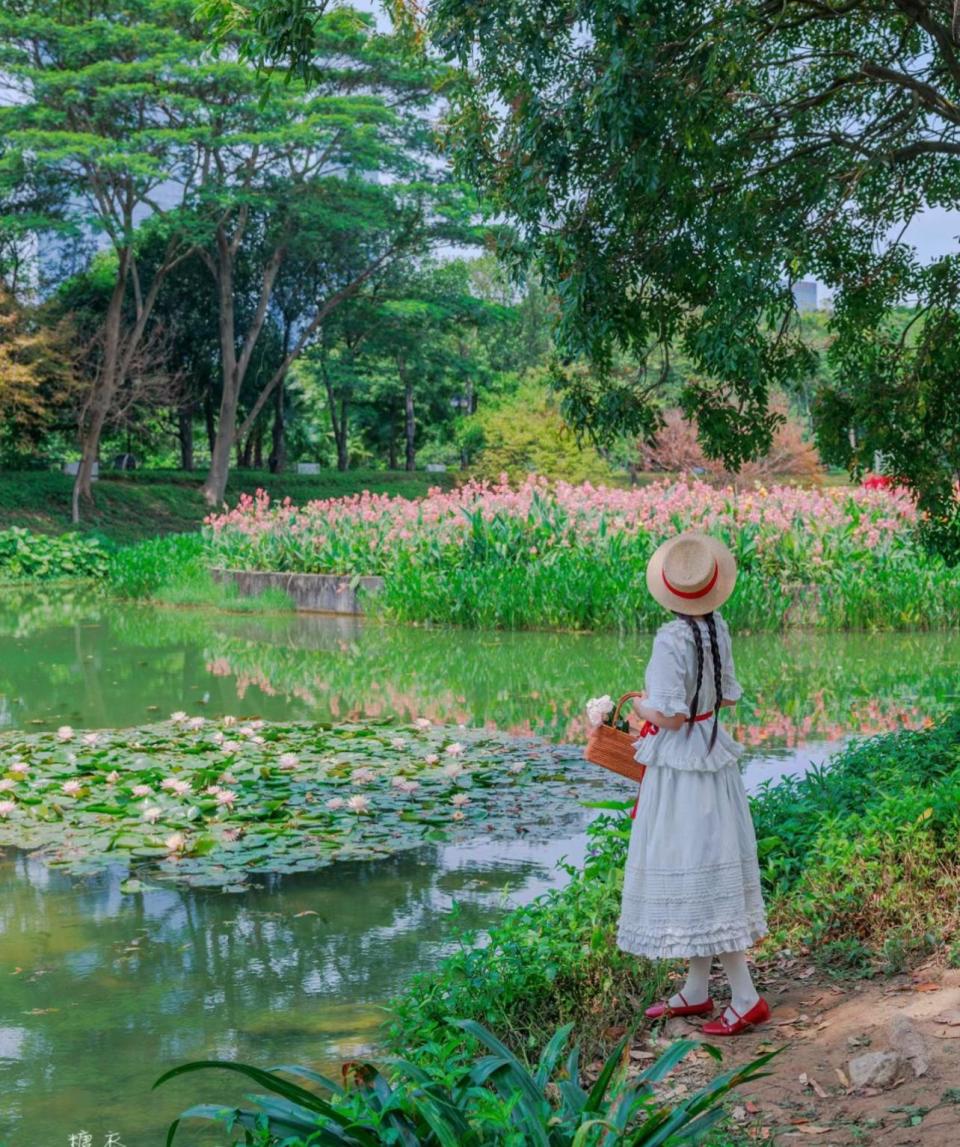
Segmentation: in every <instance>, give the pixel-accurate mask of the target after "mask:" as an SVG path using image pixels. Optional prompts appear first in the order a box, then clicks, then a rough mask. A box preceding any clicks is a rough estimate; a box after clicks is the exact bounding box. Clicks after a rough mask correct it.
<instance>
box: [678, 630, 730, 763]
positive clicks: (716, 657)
mask: <svg viewBox="0 0 960 1147" xmlns="http://www.w3.org/2000/svg"><path fill="white" fill-rule="evenodd" d="M702 616H703V620H704V621H705V622H706V623H707V630H708V632H709V634H710V652H711V654H712V655H713V684H714V693H715V694H716V699H715V704H714V707H713V728H712V729H711V730H710V745H709V747H708V748H707V752H708V753H709V752H712V750H713V746H714V745H715V744H716V743H717V729H718V726H719V723H720V704H721V702H722V701H723V684H722V675H721V668H720V644H719V642H718V641H717V622H716V618H715V617H714V616H713V614H712V613H705V614H703V615H702ZM677 617H681V618H683V620H684V621H685V622H686V623H687V625H689V626H690V629H691V630H692V631H693V641H694V644H695V645H696V647H697V684H696V688H695V689H694V691H693V701H692V702H691V704H690V716H689V717H688V718H687V736H689V735H690V733H691V732H692V731H693V723H694V721H695V720H696V718H697V709H698V707H699V703H700V687H701V686H702V685H703V634H702V633H701V632H700V626H699V625H697V619H696V618H695V617H694V616H693V615H692V614H689V613H678V614H677Z"/></svg>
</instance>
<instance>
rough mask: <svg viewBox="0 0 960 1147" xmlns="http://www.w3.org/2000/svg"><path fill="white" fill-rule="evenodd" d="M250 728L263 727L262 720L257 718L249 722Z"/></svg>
mask: <svg viewBox="0 0 960 1147" xmlns="http://www.w3.org/2000/svg"><path fill="white" fill-rule="evenodd" d="M250 728H251V729H262V728H263V721H261V720H260V719H259V718H258V719H257V720H256V721H251V722H250Z"/></svg>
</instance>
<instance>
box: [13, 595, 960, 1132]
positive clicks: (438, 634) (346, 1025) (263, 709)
mask: <svg viewBox="0 0 960 1147" xmlns="http://www.w3.org/2000/svg"><path fill="white" fill-rule="evenodd" d="M649 646H650V639H649V638H640V639H637V638H630V639H626V640H619V639H618V638H616V637H612V636H599V637H598V636H587V635H572V634H539V633H519V634H490V633H484V634H481V633H469V632H451V631H446V630H430V629H412V628H389V627H382V626H376V625H371V624H361V623H359V622H357V621H355V620H343V619H331V618H319V617H304V616H289V615H278V616H275V617H262V616H252V615H251V616H244V615H221V614H211V613H203V612H190V611H174V610H159V609H151V608H144V607H126V606H118V605H115V604H112V603H107V602H104V601H103V600H102V599H91V598H89V597H88V596H84V595H76V596H73V595H71V594H69V593H67V594H60V595H58V596H56V597H52V598H48V599H44V598H40V597H36V596H23V597H21V598H17V599H14V598H12V597H8V600H7V608H6V610H5V611H2V612H0V727H5V728H7V729H10V728H16V727H19V728H24V729H27V730H31V731H33V730H43V729H50V728H53V729H55V728H57V727H58V726H59V725H62V724H71V725H74V726H75V727H77V728H109V727H120V726H126V725H131V724H143V723H145V722H149V721H156V720H157V719H158V718H161V717H166V716H167V715H168V714H169V713H170V712H172V711H174V710H177V709H183V710H186V711H187V712H189V713H191V714H203V715H206V716H210V717H215V716H221V715H224V714H232V715H237V716H250V717H252V716H259V717H263V718H264V719H267V720H270V719H284V720H288V719H298V720H303V719H317V720H325V721H336V720H341V719H344V718H346V717H353V718H356V717H364V716H368V717H383V716H388V715H391V714H393V715H396V716H398V717H400V718H402V719H404V720H409V719H410V718H412V717H415V716H424V715H425V716H429V717H431V718H433V719H434V720H436V721H443V722H447V723H450V724H454V725H456V724H459V723H463V724H467V725H480V726H483V725H486V726H495V727H498V728H500V729H503V730H508V731H514V732H518V733H519V732H523V733H527V734H529V733H531V732H532V733H536V734H541V735H543V736H545V737H547V738H550V739H552V740H556V741H567V740H577V739H578V738H582V736H583V733H584V729H583V724H582V719H581V713H582V709H583V702H584V700H585V699H586V698H587V697H588V696H592V695H597V694H600V693H604V692H609V693H611V694H615V693H616V692H617V691H618V690H620V689H626V688H632V687H636V686H637V685H638V684H640V683H641V678H642V671H643V665H644V662H645V658H646V655H647V653H648V651H649ZM736 652H737V656H738V669H739V675H740V677H741V680H742V682H743V685H744V689H745V695H746V696H745V700H744V702H743V703H742V704H741V706H740V707H739V708H738V711H737V722H738V724H737V725H736V728H737V735H738V736H739V737H740V738H741V739H742V740H743V741H744V742H745V743H746V744H747V746H748V753H747V758H746V777H747V781H748V784H749V785H750V786H751V787H755V786H756V785H758V784H761V783H763V781H764V780H767V779H771V778H776V777H777V776H780V775H782V774H783V773H784V772H788V771H795V770H798V769H801V768H804V767H806V765H807V764H808V763H809V762H810V761H818V760H822V759H823V758H824V757H825V756H826V755H828V754H829V752H830V751H831V750H832V749H833V748H835V747H836V745H837V744H838V743H839V742H840V740H841V739H842V738H843V737H844V736H846V735H848V734H849V733H851V732H852V733H870V732H878V731H882V730H885V729H889V728H895V727H897V726H900V725H904V724H910V725H914V724H920V723H922V721H923V720H924V719H925V718H929V717H935V716H937V715H938V714H939V713H940V712H941V711H943V710H944V709H945V708H946V707H947V705H948V704H949V703H950V701H951V700H952V699H954V698H955V697H956V690H957V684H956V683H957V681H958V680H960V674H958V666H957V661H958V657H957V655H956V652H955V641H954V639H953V637H952V636H951V635H949V634H948V635H944V634H913V635H903V634H898V635H880V636H868V635H839V636H826V635H823V634H817V635H806V634H791V635H790V636H788V637H786V638H778V637H777V638H775V637H771V636H769V635H767V636H763V637H751V636H741V637H740V638H739V640H738V642H737V649H736ZM628 790H629V786H628ZM625 795H629V792H627V793H625ZM586 815H587V814H586V813H584V816H586ZM582 850H583V836H582V833H580V832H575V831H573V832H568V833H567V834H566V835H564V836H561V837H560V838H558V839H553V840H551V841H549V842H544V841H542V840H534V841H531V840H528V839H523V838H519V839H517V840H506V839H505V840H499V841H489V840H487V841H483V842H479V843H475V844H470V843H467V844H449V845H436V846H430V847H426V848H422V849H418V850H417V851H415V852H407V853H401V854H398V855H397V856H395V857H392V858H390V859H386V860H380V861H375V862H366V863H360V862H351V863H339V864H337V865H335V866H333V867H332V868H328V869H325V870H323V871H321V872H318V873H315V874H298V875H292V876H284V877H276V878H267V879H266V880H263V881H261V882H260V885H261V886H260V887H256V888H253V889H251V890H249V891H247V892H244V893H242V894H238V895H232V896H231V895H225V894H222V893H217V892H208V891H205V890H186V889H176V888H158V889H156V890H149V891H146V892H142V893H137V894H133V895H129V894H124V893H122V892H121V889H120V885H121V882H122V880H123V877H124V876H125V875H126V872H125V869H123V868H122V867H120V866H118V867H117V868H116V869H111V870H109V871H107V872H102V873H100V874H98V875H96V876H91V877H89V878H84V879H82V880H81V879H78V878H71V877H69V876H67V875H65V874H64V873H62V872H59V871H56V870H50V869H48V868H46V867H44V866H43V865H42V864H40V863H39V862H37V861H36V860H32V859H31V858H30V857H28V856H26V855H24V854H22V853H17V852H14V851H12V850H8V851H7V852H6V853H5V854H0V856H2V860H0V888H2V900H0V1144H3V1147H21V1145H22V1147H35V1145H41V1144H42V1145H43V1147H47V1145H54V1144H63V1145H64V1147H68V1143H69V1136H70V1134H76V1133H77V1132H79V1131H81V1130H85V1131H89V1132H90V1134H91V1136H92V1145H93V1147H101V1145H102V1144H104V1143H105V1142H106V1141H107V1139H108V1135H109V1133H111V1132H116V1133H118V1135H119V1140H115V1141H114V1142H115V1144H116V1147H119V1144H120V1143H123V1144H124V1145H125V1147H153V1145H154V1144H157V1143H160V1142H161V1141H162V1138H161V1132H162V1129H163V1128H164V1127H165V1126H166V1124H167V1122H168V1121H169V1119H170V1118H171V1117H172V1116H173V1115H174V1114H176V1113H177V1112H178V1111H179V1110H181V1109H182V1108H183V1107H184V1106H186V1105H188V1104H189V1103H191V1102H195V1101H197V1100H199V1099H204V1100H207V1099H217V1100H219V1099H224V1100H230V1099H234V1098H238V1097H239V1096H240V1095H241V1094H242V1093H243V1090H244V1089H243V1088H242V1087H237V1086H235V1085H232V1083H231V1080H230V1079H229V1078H228V1077H226V1076H223V1077H222V1078H221V1077H219V1076H214V1075H210V1076H209V1077H207V1078H206V1079H201V1078H197V1077H194V1078H193V1079H190V1080H184V1081H176V1083H175V1084H172V1085H168V1087H167V1088H166V1089H165V1090H163V1091H161V1092H159V1093H154V1094H153V1095H151V1094H150V1093H149V1087H150V1084H151V1083H152V1081H153V1080H154V1079H155V1078H156V1077H157V1075H159V1074H160V1072H161V1071H162V1070H163V1069H164V1068H165V1067H166V1066H169V1065H170V1064H171V1063H172V1062H178V1061H182V1060H185V1059H191V1058H201V1057H230V1058H234V1057H235V1058H241V1059H247V1060H250V1061H254V1062H256V1063H258V1064H261V1065H265V1066H269V1065H270V1064H274V1063H279V1062H291V1061H302V1062H307V1063H312V1064H314V1065H317V1066H329V1065H330V1064H333V1063H336V1062H337V1061H338V1060H339V1059H340V1058H343V1057H345V1056H348V1055H353V1054H356V1053H358V1052H363V1051H365V1050H366V1049H368V1048H369V1047H370V1046H371V1042H372V1039H373V1035H374V1032H375V1029H376V1027H377V1025H378V1023H379V1022H380V1020H381V1018H382V1015H383V1012H382V1004H383V1003H384V1001H386V1000H387V999H388V998H389V997H390V995H391V994H392V993H394V992H395V991H397V990H398V989H399V988H400V987H402V985H403V983H404V982H405V981H406V980H407V978H408V977H409V976H410V974H411V973H413V972H414V971H416V970H418V969H422V968H425V967H429V966H430V965H431V964H432V963H434V962H435V961H436V960H437V959H438V958H439V956H440V955H441V954H442V952H443V951H444V950H446V949H447V947H448V946H449V945H450V943H451V942H452V936H453V933H454V931H455V930H456V929H457V928H459V927H471V928H479V929H483V928H485V927H489V926H490V925H491V924H492V923H493V922H494V921H495V920H496V919H497V918H498V917H499V916H500V915H501V914H502V912H503V911H504V910H505V908H506V907H507V906H508V905H509V904H510V903H517V902H519V901H522V900H525V899H529V898H530V897H532V896H535V895H536V894H537V893H539V892H540V891H542V890H543V889H544V888H546V887H549V886H550V885H551V884H553V883H555V882H558V881H559V880H561V879H562V878H563V876H562V872H561V871H558V869H557V868H556V864H557V861H558V860H559V859H560V858H561V857H563V856H566V857H567V858H569V859H570V860H572V861H577V860H579V858H580V856H581V855H582ZM189 1141H190V1142H192V1143H194V1144H197V1145H199V1144H201V1143H205V1142H206V1143H213V1142H217V1141H218V1138H217V1137H216V1136H210V1137H208V1138H206V1139H203V1138H202V1137H201V1136H198V1135H194V1134H193V1133H191V1134H190V1138H189Z"/></svg>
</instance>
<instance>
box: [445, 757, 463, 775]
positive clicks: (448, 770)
mask: <svg viewBox="0 0 960 1147" xmlns="http://www.w3.org/2000/svg"><path fill="white" fill-rule="evenodd" d="M443 771H444V773H445V774H446V775H447V776H448V777H459V776H460V774H461V773H462V772H463V765H461V764H460V762H459V761H451V762H450V764H449V765H444V766H443Z"/></svg>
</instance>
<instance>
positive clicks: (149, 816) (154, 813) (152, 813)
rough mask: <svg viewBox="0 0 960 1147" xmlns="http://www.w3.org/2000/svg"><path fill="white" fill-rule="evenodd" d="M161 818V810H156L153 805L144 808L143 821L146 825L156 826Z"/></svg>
mask: <svg viewBox="0 0 960 1147" xmlns="http://www.w3.org/2000/svg"><path fill="white" fill-rule="evenodd" d="M161 816H163V810H162V809H160V808H158V807H157V806H156V805H155V804H150V805H145V806H144V809H143V819H144V820H145V821H146V822H147V823H148V824H156V823H157V821H158V820H159V819H160V817H161Z"/></svg>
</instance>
